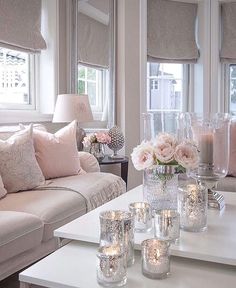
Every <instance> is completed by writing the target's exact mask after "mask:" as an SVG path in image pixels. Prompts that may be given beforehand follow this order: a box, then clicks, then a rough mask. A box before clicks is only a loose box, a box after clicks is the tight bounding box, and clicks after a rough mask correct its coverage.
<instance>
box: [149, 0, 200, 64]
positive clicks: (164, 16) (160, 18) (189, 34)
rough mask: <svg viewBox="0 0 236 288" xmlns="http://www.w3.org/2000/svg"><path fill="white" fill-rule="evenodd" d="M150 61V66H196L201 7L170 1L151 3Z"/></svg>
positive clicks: (162, 0)
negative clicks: (171, 63)
mask: <svg viewBox="0 0 236 288" xmlns="http://www.w3.org/2000/svg"><path fill="white" fill-rule="evenodd" d="M147 5H148V6H147V57H148V61H150V62H177V63H193V62H196V61H197V59H198V57H199V51H198V47H197V44H196V39H195V26H196V17H197V9H198V5H197V4H194V3H185V2H178V1H169V0H148V1H147Z"/></svg>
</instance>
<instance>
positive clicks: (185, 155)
mask: <svg viewBox="0 0 236 288" xmlns="http://www.w3.org/2000/svg"><path fill="white" fill-rule="evenodd" d="M174 158H175V160H176V161H177V162H178V163H179V164H180V165H181V166H183V167H184V168H186V169H193V168H196V167H197V165H198V151H197V147H196V146H194V145H192V144H190V143H181V144H179V145H178V146H177V147H176V150H175V155H174Z"/></svg>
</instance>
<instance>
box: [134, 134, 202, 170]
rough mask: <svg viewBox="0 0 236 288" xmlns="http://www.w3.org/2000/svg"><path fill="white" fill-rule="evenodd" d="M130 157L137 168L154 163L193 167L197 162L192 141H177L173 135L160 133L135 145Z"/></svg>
mask: <svg viewBox="0 0 236 288" xmlns="http://www.w3.org/2000/svg"><path fill="white" fill-rule="evenodd" d="M131 159H132V162H133V164H134V167H135V168H136V169H137V170H144V169H146V168H152V166H154V165H177V166H179V168H185V169H193V168H196V166H197V164H198V150H197V147H196V145H195V144H194V143H192V142H189V141H182V142H178V141H177V139H176V138H175V137H174V136H173V135H171V134H168V133H160V134H158V135H157V137H156V138H155V139H154V140H153V141H143V142H142V143H141V144H140V145H138V146H137V147H135V148H134V149H133V152H132V154H131ZM180 170H181V169H180ZM182 170H183V169H182Z"/></svg>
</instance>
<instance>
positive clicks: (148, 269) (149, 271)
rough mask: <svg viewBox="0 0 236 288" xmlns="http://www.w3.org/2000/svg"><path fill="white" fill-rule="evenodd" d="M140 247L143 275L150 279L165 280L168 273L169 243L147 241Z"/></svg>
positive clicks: (154, 239)
mask: <svg viewBox="0 0 236 288" xmlns="http://www.w3.org/2000/svg"><path fill="white" fill-rule="evenodd" d="M141 246H142V273H143V275H144V276H146V277H148V278H152V279H164V278H166V277H167V276H168V275H169V273H170V256H169V246H170V243H169V241H163V240H159V239H156V238H153V239H147V240H144V241H143V242H142V244H141Z"/></svg>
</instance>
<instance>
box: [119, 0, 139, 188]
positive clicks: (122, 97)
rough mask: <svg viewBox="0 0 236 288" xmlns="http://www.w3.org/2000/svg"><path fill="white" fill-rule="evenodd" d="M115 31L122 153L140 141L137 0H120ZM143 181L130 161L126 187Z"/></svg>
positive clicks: (127, 151) (128, 154) (126, 152)
mask: <svg viewBox="0 0 236 288" xmlns="http://www.w3.org/2000/svg"><path fill="white" fill-rule="evenodd" d="M117 2H118V3H117V4H118V31H117V34H118V35H117V36H118V39H117V71H116V73H117V123H118V125H119V126H120V127H121V129H122V131H123V133H124V136H125V154H126V155H127V156H130V154H131V152H132V150H133V148H134V147H135V146H136V145H138V144H139V143H140V111H141V108H140V95H141V92H140V91H141V87H140V73H141V71H140V65H141V62H140V61H141V60H140V50H141V45H140V43H141V39H140V1H137V0H129V1H127V0H119V1H117ZM141 183H142V173H140V172H137V171H136V170H135V169H134V167H133V165H132V163H131V161H130V163H129V175H128V189H130V188H132V187H135V186H137V185H138V184H141Z"/></svg>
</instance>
